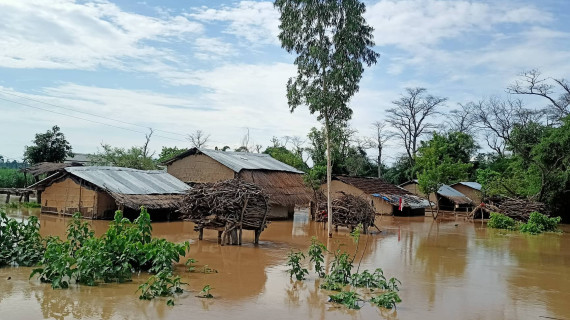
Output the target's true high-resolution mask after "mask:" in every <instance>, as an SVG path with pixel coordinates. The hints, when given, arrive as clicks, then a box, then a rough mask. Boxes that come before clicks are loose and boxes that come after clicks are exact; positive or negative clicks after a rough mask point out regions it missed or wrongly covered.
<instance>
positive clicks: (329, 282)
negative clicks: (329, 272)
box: [320, 276, 344, 291]
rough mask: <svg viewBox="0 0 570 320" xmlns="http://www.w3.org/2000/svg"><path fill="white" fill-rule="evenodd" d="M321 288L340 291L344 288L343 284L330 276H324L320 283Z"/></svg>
mask: <svg viewBox="0 0 570 320" xmlns="http://www.w3.org/2000/svg"><path fill="white" fill-rule="evenodd" d="M320 288H321V289H325V290H330V291H341V290H342V288H344V285H343V284H341V283H338V282H335V281H334V280H333V279H332V278H331V277H329V276H325V278H324V281H323V282H322V283H321V286H320Z"/></svg>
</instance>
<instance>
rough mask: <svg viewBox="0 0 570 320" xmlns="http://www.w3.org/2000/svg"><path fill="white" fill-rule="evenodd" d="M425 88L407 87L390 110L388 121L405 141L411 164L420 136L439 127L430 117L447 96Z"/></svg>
mask: <svg viewBox="0 0 570 320" xmlns="http://www.w3.org/2000/svg"><path fill="white" fill-rule="evenodd" d="M426 91H427V90H426V89H425V88H406V92H405V94H403V95H402V96H401V97H400V99H398V100H394V101H392V104H394V105H395V106H396V107H395V108H392V109H389V110H388V119H387V121H388V123H389V124H390V125H392V127H394V128H395V129H396V132H397V135H398V137H399V138H400V139H401V140H402V142H403V143H404V148H405V149H406V154H407V156H408V161H409V162H410V165H413V164H414V159H415V156H416V152H417V150H418V144H419V140H420V137H421V136H422V135H424V134H426V133H429V132H430V131H431V129H435V128H437V126H436V125H435V124H434V123H431V122H430V121H429V120H430V117H431V116H433V115H435V114H437V113H438V112H439V111H438V108H439V107H441V106H443V105H444V104H445V102H446V101H447V98H442V97H436V96H432V95H429V94H427V93H426Z"/></svg>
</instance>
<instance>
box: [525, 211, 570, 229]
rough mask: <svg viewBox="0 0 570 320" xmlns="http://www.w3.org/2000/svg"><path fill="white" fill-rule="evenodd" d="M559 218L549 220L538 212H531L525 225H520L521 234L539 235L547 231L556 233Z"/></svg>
mask: <svg viewBox="0 0 570 320" xmlns="http://www.w3.org/2000/svg"><path fill="white" fill-rule="evenodd" d="M560 220H561V218H560V217H554V218H549V217H547V216H545V215H543V214H540V213H538V212H532V213H531V214H530V217H529V219H528V222H527V223H523V224H521V225H520V230H521V231H522V232H526V233H530V234H539V233H542V232H548V231H558V224H559V223H560Z"/></svg>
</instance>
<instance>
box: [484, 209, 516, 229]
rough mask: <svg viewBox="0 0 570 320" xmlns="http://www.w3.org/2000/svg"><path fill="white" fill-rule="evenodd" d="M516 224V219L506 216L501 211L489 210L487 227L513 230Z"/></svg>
mask: <svg viewBox="0 0 570 320" xmlns="http://www.w3.org/2000/svg"><path fill="white" fill-rule="evenodd" d="M516 224H517V223H516V221H515V220H514V219H513V218H511V217H507V216H505V215H504V214H501V213H497V212H491V218H490V219H489V222H488V223H487V227H488V228H494V229H507V230H515V229H516Z"/></svg>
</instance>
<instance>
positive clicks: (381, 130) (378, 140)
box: [371, 121, 396, 178]
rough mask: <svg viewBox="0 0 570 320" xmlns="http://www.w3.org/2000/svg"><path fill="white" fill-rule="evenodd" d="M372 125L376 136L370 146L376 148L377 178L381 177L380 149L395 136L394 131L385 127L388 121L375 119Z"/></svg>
mask: <svg viewBox="0 0 570 320" xmlns="http://www.w3.org/2000/svg"><path fill="white" fill-rule="evenodd" d="M372 127H373V128H374V129H375V130H376V136H375V137H374V139H373V141H372V144H371V146H372V147H375V148H377V149H378V158H377V162H378V178H382V151H383V150H384V147H385V146H386V144H387V143H388V141H390V140H391V139H392V138H394V137H395V136H396V133H395V132H393V131H390V130H389V129H388V128H387V127H388V123H386V122H385V121H376V122H374V123H372Z"/></svg>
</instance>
